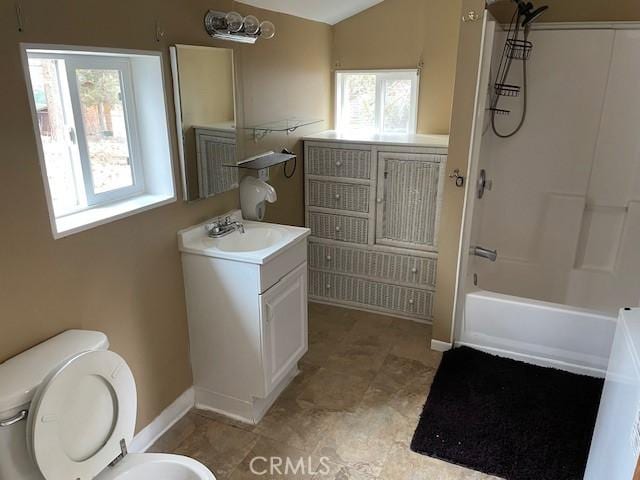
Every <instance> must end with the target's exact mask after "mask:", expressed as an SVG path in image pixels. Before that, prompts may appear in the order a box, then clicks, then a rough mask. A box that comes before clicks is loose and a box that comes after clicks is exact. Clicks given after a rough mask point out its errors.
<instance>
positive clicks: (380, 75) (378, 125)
mask: <svg viewBox="0 0 640 480" xmlns="http://www.w3.org/2000/svg"><path fill="white" fill-rule="evenodd" d="M348 75H375V76H376V94H375V98H376V105H375V129H374V131H370V132H367V133H373V134H378V135H413V134H416V131H417V126H418V98H419V90H420V75H421V72H420V70H419V69H416V68H413V69H406V68H405V69H385V70H371V69H369V70H367V69H362V70H336V71H335V79H334V84H335V88H334V96H335V119H334V120H335V126H336V130H337V131H341V132H349V131H350V130H348V129H347V128H345V126H344V125H343V124H342V118H341V117H342V115H341V113H342V109H343V105H344V101H345V99H344V84H345V80H346V77H347V76H348ZM389 80H410V81H411V99H410V110H409V126H408V129H407V132H404V133H402V132H385V131H384V114H383V108H384V93H385V89H384V88H382V87H383V84H384V83H385V82H387V81H389Z"/></svg>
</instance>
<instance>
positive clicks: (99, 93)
mask: <svg viewBox="0 0 640 480" xmlns="http://www.w3.org/2000/svg"><path fill="white" fill-rule="evenodd" d="M76 75H77V78H78V87H79V90H80V100H81V101H82V104H83V105H84V106H85V107H92V106H95V105H100V104H103V105H104V104H106V105H113V104H115V103H117V102H118V101H119V100H120V98H119V96H120V74H119V72H118V71H117V70H94V69H92V70H77V71H76Z"/></svg>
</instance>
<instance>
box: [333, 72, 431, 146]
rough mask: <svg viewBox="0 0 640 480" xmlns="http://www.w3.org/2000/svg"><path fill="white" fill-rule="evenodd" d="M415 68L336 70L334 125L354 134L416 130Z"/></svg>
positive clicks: (416, 74)
mask: <svg viewBox="0 0 640 480" xmlns="http://www.w3.org/2000/svg"><path fill="white" fill-rule="evenodd" d="M418 78H419V77H418V71H417V70H385V71H374V70H372V71H358V72H355V71H340V72H337V73H336V128H337V129H338V130H339V131H344V132H353V133H405V134H406V133H415V132H416V121H417V111H418V109H417V100H418Z"/></svg>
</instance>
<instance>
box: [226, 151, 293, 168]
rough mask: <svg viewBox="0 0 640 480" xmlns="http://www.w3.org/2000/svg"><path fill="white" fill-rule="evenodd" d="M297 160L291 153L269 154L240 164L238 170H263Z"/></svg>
mask: <svg viewBox="0 0 640 480" xmlns="http://www.w3.org/2000/svg"><path fill="white" fill-rule="evenodd" d="M294 158H296V156H295V155H292V154H289V153H274V152H267V153H265V154H262V155H258V156H257V157H253V158H248V159H247V160H244V161H242V162H238V165H237V167H238V168H248V169H250V170H262V169H263V168H269V167H273V166H274V165H280V164H281V163H285V162H288V161H289V160H293V159H294Z"/></svg>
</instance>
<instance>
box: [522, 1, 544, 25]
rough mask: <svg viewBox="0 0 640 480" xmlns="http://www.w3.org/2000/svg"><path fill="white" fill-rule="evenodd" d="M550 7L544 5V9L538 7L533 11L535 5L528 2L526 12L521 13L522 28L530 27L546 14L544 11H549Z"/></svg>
mask: <svg viewBox="0 0 640 480" xmlns="http://www.w3.org/2000/svg"><path fill="white" fill-rule="evenodd" d="M548 8H549V6H548V5H543V6H542V7H538V8H536V9H535V10H534V9H533V4H532V3H531V2H528V3H527V4H526V9H525V11H524V12H521V13H520V15H521V16H522V17H524V18H523V20H522V26H523V27H526V26H528V25H531V24H532V23H533V22H535V21H536V20H537V19H538V18H539V17H540V15H542V14H543V13H544V11H545V10H546V9H548Z"/></svg>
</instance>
